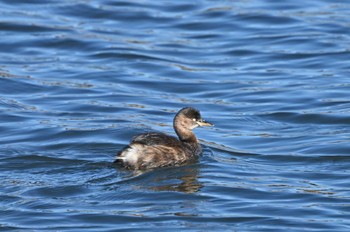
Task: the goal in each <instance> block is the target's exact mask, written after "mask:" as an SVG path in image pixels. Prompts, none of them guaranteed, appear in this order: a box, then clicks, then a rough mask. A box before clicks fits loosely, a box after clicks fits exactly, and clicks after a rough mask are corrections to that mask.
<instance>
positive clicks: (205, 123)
mask: <svg viewBox="0 0 350 232" xmlns="http://www.w3.org/2000/svg"><path fill="white" fill-rule="evenodd" d="M197 124H198V125H199V126H214V124H213V123H210V122H207V121H205V120H203V119H200V120H198V121H197Z"/></svg>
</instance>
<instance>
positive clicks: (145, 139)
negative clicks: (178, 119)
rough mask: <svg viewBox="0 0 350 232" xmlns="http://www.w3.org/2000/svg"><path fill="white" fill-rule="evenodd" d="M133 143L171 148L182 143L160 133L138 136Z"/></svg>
mask: <svg viewBox="0 0 350 232" xmlns="http://www.w3.org/2000/svg"><path fill="white" fill-rule="evenodd" d="M131 143H140V144H143V145H147V146H155V145H164V146H169V147H174V146H179V145H180V141H179V140H178V139H177V138H175V137H173V136H170V135H167V134H164V133H159V132H149V133H144V134H140V135H137V136H135V137H134V138H133V139H132V140H131Z"/></svg>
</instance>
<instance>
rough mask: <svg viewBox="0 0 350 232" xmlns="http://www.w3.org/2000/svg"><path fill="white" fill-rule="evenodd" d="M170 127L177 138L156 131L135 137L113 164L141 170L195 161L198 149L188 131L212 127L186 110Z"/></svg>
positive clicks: (199, 147)
mask: <svg viewBox="0 0 350 232" xmlns="http://www.w3.org/2000/svg"><path fill="white" fill-rule="evenodd" d="M173 126H174V130H175V132H176V134H177V136H178V137H179V139H177V138H175V137H173V136H169V135H166V134H164V133H158V132H149V133H145V134H140V135H137V136H135V137H134V138H133V139H132V140H131V142H130V144H129V145H128V146H126V147H125V148H124V149H123V150H122V151H120V152H119V153H118V154H117V157H116V160H115V161H114V162H115V163H120V164H121V165H122V166H123V167H125V168H127V169H133V170H145V169H152V168H157V167H165V166H175V165H180V164H184V163H186V162H189V161H192V160H196V159H197V158H198V156H199V155H200V153H201V152H202V148H201V145H200V144H199V142H198V140H197V138H196V136H195V135H194V133H193V132H192V130H193V129H194V128H196V127H198V126H213V124H211V123H209V122H206V121H204V120H203V119H202V117H201V115H200V113H199V111H198V110H196V109H194V108H192V107H186V108H183V109H181V110H180V111H179V112H178V113H177V114H176V116H175V118H174V121H173Z"/></svg>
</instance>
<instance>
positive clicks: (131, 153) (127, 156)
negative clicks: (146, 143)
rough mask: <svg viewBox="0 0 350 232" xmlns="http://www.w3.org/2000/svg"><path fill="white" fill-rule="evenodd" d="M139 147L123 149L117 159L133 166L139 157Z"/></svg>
mask: <svg viewBox="0 0 350 232" xmlns="http://www.w3.org/2000/svg"><path fill="white" fill-rule="evenodd" d="M140 146H141V145H138V144H132V145H130V148H127V149H125V150H124V151H123V152H122V153H121V154H120V156H119V157H118V158H117V159H121V160H123V162H126V163H129V164H135V163H136V162H137V160H138V158H139V156H140V152H141V151H140V149H141V147H140Z"/></svg>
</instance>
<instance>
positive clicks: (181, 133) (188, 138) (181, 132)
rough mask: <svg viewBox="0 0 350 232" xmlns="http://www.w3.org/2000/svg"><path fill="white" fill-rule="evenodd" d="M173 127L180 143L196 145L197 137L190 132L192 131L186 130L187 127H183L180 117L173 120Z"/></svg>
mask: <svg viewBox="0 0 350 232" xmlns="http://www.w3.org/2000/svg"><path fill="white" fill-rule="evenodd" d="M173 126H174V130H175V132H176V134H177V136H178V137H179V139H180V141H182V142H187V143H198V140H197V137H196V136H195V134H194V133H193V132H192V130H191V129H189V128H188V125H185V121H184V120H183V119H182V117H181V116H177V117H175V118H174V125H173Z"/></svg>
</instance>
